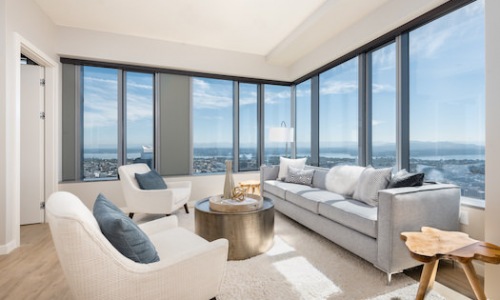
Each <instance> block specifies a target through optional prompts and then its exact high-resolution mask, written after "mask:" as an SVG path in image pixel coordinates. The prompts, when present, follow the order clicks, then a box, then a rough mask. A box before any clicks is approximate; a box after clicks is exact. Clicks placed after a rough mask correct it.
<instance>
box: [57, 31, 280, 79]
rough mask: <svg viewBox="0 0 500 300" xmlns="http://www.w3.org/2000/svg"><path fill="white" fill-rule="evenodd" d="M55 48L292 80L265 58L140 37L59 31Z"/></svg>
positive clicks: (69, 54)
mask: <svg viewBox="0 0 500 300" xmlns="http://www.w3.org/2000/svg"><path fill="white" fill-rule="evenodd" d="M56 44H57V52H58V53H59V54H60V55H61V56H63V57H74V58H84V59H85V58H88V59H91V60H98V61H108V62H117V63H120V62H121V63H126V64H138V65H141V66H153V67H160V68H167V69H177V70H188V71H198V72H207V73H214V74H224V75H233V76H243V77H253V78H262V79H272V80H285V81H286V80H288V79H289V78H288V72H287V69H286V68H284V67H279V66H272V65H270V64H267V63H266V61H265V58H264V57H263V56H259V55H251V54H244V53H237V52H232V51H223V50H217V49H212V48H205V47H198V46H192V45H184V44H178V43H172V42H166V41H160V40H154V39H147V38H141V37H134V36H126V35H118V34H111V33H104V32H97V31H90V30H82V29H76V28H69V27H60V28H59V29H58V39H57V43H56Z"/></svg>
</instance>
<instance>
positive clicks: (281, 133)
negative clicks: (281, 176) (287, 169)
mask: <svg viewBox="0 0 500 300" xmlns="http://www.w3.org/2000/svg"><path fill="white" fill-rule="evenodd" d="M293 138H294V132H293V128H291V127H286V123H285V121H282V122H281V125H280V127H271V128H270V129H269V141H271V142H284V143H285V156H287V155H288V143H291V142H293Z"/></svg>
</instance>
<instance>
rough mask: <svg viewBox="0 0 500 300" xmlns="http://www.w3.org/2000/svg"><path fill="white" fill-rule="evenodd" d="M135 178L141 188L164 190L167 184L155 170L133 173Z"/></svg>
mask: <svg viewBox="0 0 500 300" xmlns="http://www.w3.org/2000/svg"><path fill="white" fill-rule="evenodd" d="M135 179H136V180H137V183H138V184H139V187H140V188H141V189H143V190H164V189H166V188H167V184H166V183H165V181H164V180H163V178H162V177H161V175H160V174H158V172H156V171H155V170H151V171H149V172H146V173H142V174H140V173H135Z"/></svg>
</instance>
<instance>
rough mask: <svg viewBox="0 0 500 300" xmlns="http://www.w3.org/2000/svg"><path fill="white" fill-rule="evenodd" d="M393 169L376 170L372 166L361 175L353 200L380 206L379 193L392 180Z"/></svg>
mask: <svg viewBox="0 0 500 300" xmlns="http://www.w3.org/2000/svg"><path fill="white" fill-rule="evenodd" d="M391 173H392V168H385V169H374V168H373V167H371V166H368V167H366V169H365V170H364V171H363V172H362V173H361V176H360V177H359V180H358V184H357V185H356V189H355V190H354V195H353V198H354V199H356V200H359V201H363V202H365V203H366V204H368V205H371V206H377V205H378V191H379V190H383V189H385V188H387V186H388V185H389V182H390V180H391Z"/></svg>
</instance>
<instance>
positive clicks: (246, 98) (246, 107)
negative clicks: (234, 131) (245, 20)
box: [239, 83, 259, 171]
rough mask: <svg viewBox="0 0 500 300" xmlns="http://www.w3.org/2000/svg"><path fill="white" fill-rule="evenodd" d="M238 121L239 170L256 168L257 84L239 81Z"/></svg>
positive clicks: (257, 128) (257, 127)
mask: <svg viewBox="0 0 500 300" xmlns="http://www.w3.org/2000/svg"><path fill="white" fill-rule="evenodd" d="M239 91H240V95H239V109H240V115H239V122H240V126H239V127H240V134H239V140H240V145H239V146H240V148H239V154H240V157H239V163H240V165H239V170H240V171H251V170H258V168H259V166H258V165H257V151H258V134H257V133H258V132H259V131H258V130H259V126H258V123H257V85H256V84H249V83H241V84H240V86H239Z"/></svg>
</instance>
